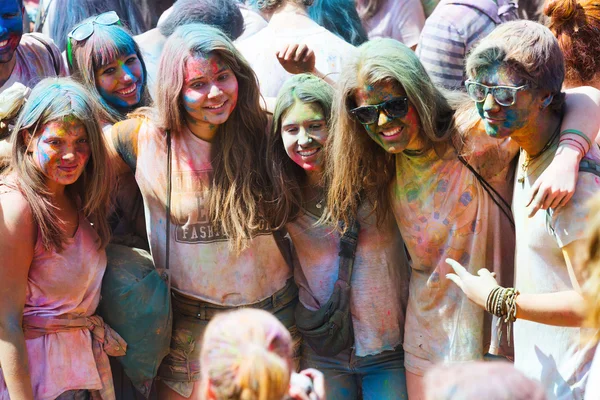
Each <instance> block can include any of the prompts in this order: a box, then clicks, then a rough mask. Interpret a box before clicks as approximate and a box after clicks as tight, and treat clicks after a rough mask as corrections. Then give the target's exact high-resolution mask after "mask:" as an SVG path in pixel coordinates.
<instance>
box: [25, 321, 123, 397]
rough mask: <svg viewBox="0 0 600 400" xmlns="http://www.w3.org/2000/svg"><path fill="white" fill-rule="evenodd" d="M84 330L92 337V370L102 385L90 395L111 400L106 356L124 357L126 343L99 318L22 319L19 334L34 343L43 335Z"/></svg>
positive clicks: (110, 385) (111, 389)
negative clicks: (93, 366)
mask: <svg viewBox="0 0 600 400" xmlns="http://www.w3.org/2000/svg"><path fill="white" fill-rule="evenodd" d="M84 329H87V330H89V331H90V332H91V333H92V352H93V354H94V360H95V361H96V368H97V369H98V374H99V375H100V379H101V381H102V389H100V390H99V391H92V398H93V399H101V400H115V390H114V386H113V380H112V374H111V371H110V363H109V360H108V356H113V357H118V356H124V355H125V353H126V351H127V343H126V342H125V340H123V338H122V337H121V336H119V334H118V333H117V332H115V331H114V330H113V329H111V327H110V326H108V325H107V324H105V323H104V320H103V319H102V317H100V316H98V315H93V316H91V317H79V316H73V315H63V316H61V317H60V318H52V317H39V316H35V315H28V316H23V333H24V335H25V339H36V338H39V337H42V336H45V335H49V334H52V333H60V332H72V331H77V330H84Z"/></svg>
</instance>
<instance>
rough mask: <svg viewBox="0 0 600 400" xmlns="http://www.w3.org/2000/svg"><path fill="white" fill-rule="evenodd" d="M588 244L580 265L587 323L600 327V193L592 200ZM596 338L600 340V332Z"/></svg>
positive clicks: (595, 327)
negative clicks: (583, 279)
mask: <svg viewBox="0 0 600 400" xmlns="http://www.w3.org/2000/svg"><path fill="white" fill-rule="evenodd" d="M588 215H589V217H590V221H589V224H588V232H587V233H588V234H587V241H586V246H585V247H584V249H583V254H582V257H581V259H580V260H579V261H580V262H579V263H578V265H579V266H580V267H579V268H580V269H581V271H582V273H583V275H584V276H585V277H586V280H585V283H584V284H583V288H582V289H583V294H584V297H585V299H586V302H587V320H586V325H587V326H589V327H592V328H594V329H600V195H597V196H595V197H594V198H592V199H591V200H590V203H589V213H588ZM595 340H596V341H598V340H600V332H597V333H596V337H595Z"/></svg>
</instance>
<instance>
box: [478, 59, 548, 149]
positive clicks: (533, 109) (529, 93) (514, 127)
mask: <svg viewBox="0 0 600 400" xmlns="http://www.w3.org/2000/svg"><path fill="white" fill-rule="evenodd" d="M472 80H473V81H475V82H477V83H481V84H484V85H487V86H514V87H518V86H521V85H523V84H524V82H523V80H522V79H521V78H519V76H518V75H517V74H516V73H514V71H512V70H511V69H509V68H507V67H506V66H503V65H500V64H494V65H492V66H490V67H489V68H486V69H484V70H482V71H481V72H480V73H479V74H478V75H477V76H475V77H473V78H472ZM541 104H542V99H541V96H540V95H539V94H536V92H534V91H533V90H531V89H526V90H521V91H518V92H517V93H516V101H515V104H513V105H512V106H501V105H499V104H498V103H497V102H496V100H494V97H493V96H492V93H488V95H487V97H486V99H485V100H484V101H482V102H481V103H476V106H477V111H478V113H479V116H480V117H481V119H482V120H483V124H484V126H485V131H486V133H487V134H488V135H489V136H492V137H495V138H499V139H501V138H506V137H508V136H511V134H513V133H514V132H515V131H518V130H519V129H522V128H524V127H527V126H529V124H531V123H533V122H534V121H535V119H536V118H537V116H538V114H539V112H540V105H541Z"/></svg>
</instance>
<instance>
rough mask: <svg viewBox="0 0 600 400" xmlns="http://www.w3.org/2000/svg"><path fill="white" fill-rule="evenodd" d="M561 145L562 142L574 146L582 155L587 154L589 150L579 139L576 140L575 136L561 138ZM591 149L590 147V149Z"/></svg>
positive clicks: (559, 142)
mask: <svg viewBox="0 0 600 400" xmlns="http://www.w3.org/2000/svg"><path fill="white" fill-rule="evenodd" d="M558 144H559V146H560V145H561V144H564V145H565V146H573V147H575V148H576V149H577V151H579V152H580V153H581V157H583V156H585V155H586V154H587V151H586V149H585V147H584V145H583V144H582V143H581V142H580V141H579V140H575V139H573V138H561V139H560V140H559V141H558ZM588 151H589V149H588Z"/></svg>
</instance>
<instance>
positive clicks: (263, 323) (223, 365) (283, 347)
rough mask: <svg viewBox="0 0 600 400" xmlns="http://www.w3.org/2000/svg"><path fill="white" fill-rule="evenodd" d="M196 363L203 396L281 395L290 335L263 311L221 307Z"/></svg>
mask: <svg viewBox="0 0 600 400" xmlns="http://www.w3.org/2000/svg"><path fill="white" fill-rule="evenodd" d="M200 363H201V365H202V396H203V398H204V399H211V400H225V399H227V400H233V399H240V400H273V399H282V398H283V397H284V396H285V395H286V393H287V391H288V387H289V381H290V375H291V373H292V338H291V336H290V333H289V332H288V331H287V330H286V329H285V327H284V326H283V325H282V324H281V322H279V321H278V320H277V319H276V318H275V317H274V316H273V315H272V314H270V313H268V312H266V311H262V310H256V309H250V308H247V309H243V310H238V311H232V312H228V313H223V314H221V315H218V316H216V317H215V318H213V320H212V321H211V322H210V323H209V324H208V326H207V328H206V331H205V332H204V337H203V340H202V350H201V354H200Z"/></svg>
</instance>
